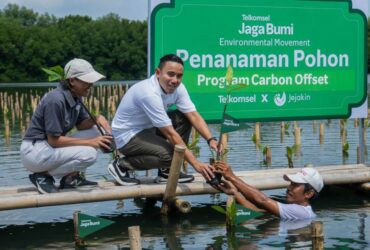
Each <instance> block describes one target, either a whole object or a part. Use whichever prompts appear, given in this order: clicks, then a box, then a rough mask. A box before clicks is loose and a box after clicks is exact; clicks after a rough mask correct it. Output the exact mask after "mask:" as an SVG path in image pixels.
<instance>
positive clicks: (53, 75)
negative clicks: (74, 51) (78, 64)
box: [41, 65, 64, 82]
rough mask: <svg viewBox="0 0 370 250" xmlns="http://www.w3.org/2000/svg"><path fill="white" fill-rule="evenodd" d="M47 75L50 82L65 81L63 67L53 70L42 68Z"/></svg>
mask: <svg viewBox="0 0 370 250" xmlns="http://www.w3.org/2000/svg"><path fill="white" fill-rule="evenodd" d="M41 69H42V70H43V71H44V72H45V73H46V74H47V75H48V81H49V82H55V81H62V80H63V79H64V73H63V68H62V67H61V66H59V65H58V66H54V67H51V68H48V69H47V68H41Z"/></svg>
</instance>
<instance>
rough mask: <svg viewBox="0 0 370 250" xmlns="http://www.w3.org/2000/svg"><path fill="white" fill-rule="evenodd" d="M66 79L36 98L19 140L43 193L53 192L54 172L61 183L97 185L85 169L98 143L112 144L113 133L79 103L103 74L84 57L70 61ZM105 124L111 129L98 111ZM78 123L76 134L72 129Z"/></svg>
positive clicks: (104, 146) (25, 161)
mask: <svg viewBox="0 0 370 250" xmlns="http://www.w3.org/2000/svg"><path fill="white" fill-rule="evenodd" d="M64 72H65V78H66V80H65V81H63V82H61V86H60V87H58V88H56V89H54V90H52V91H50V92H48V93H47V94H46V95H45V96H44V97H43V98H42V99H41V101H40V103H39V104H38V106H37V108H36V111H35V113H34V114H33V116H32V119H31V122H30V125H29V127H28V129H27V131H26V134H25V136H24V138H23V142H22V145H21V150H20V151H21V159H22V163H23V165H24V166H25V167H26V168H27V169H28V170H29V171H31V172H33V174H30V175H29V178H30V180H31V182H32V183H33V184H34V185H35V186H36V188H37V189H38V191H39V192H40V193H55V192H58V191H59V189H58V188H57V187H56V186H55V185H54V183H55V180H54V178H53V176H54V177H62V178H61V181H60V186H59V187H60V188H67V187H76V186H80V185H94V184H96V182H91V181H87V180H86V179H85V178H84V176H83V175H82V174H81V173H83V172H85V170H86V168H87V167H89V166H91V165H92V164H93V163H95V161H96V157H97V151H96V149H97V148H102V149H109V147H110V144H111V143H112V137H111V136H110V135H108V136H101V135H100V134H99V132H98V130H97V127H96V126H94V125H95V123H94V121H93V119H92V118H91V117H90V116H89V115H88V113H87V111H86V110H84V108H83V107H82V106H81V102H82V97H84V96H87V95H88V94H89V91H90V88H91V87H92V85H93V83H94V82H96V81H98V80H100V79H101V78H103V77H104V76H103V75H101V74H100V73H98V72H96V71H95V70H94V68H93V67H92V66H91V64H90V63H89V62H87V61H85V60H83V59H73V60H71V61H69V62H68V63H67V64H66V66H65V68H64ZM95 120H96V122H97V124H98V125H99V126H101V128H103V129H104V130H105V131H106V132H107V133H109V134H111V131H112V129H111V127H110V125H109V123H108V121H107V120H106V119H105V118H104V117H103V116H101V115H98V116H96V117H95ZM74 127H76V128H77V130H78V131H77V132H76V133H74V134H73V135H67V134H68V132H69V131H70V130H71V129H73V128H74Z"/></svg>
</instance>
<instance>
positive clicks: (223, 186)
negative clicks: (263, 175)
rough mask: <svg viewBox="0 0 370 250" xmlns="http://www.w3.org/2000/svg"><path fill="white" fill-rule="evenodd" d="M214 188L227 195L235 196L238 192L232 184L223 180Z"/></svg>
mask: <svg viewBox="0 0 370 250" xmlns="http://www.w3.org/2000/svg"><path fill="white" fill-rule="evenodd" d="M214 187H215V188H217V189H218V190H220V191H222V192H224V193H225V194H228V195H235V194H236V193H237V192H238V190H237V189H236V187H235V186H234V185H233V184H231V183H230V182H228V181H224V180H222V181H221V183H220V184H218V185H217V186H214Z"/></svg>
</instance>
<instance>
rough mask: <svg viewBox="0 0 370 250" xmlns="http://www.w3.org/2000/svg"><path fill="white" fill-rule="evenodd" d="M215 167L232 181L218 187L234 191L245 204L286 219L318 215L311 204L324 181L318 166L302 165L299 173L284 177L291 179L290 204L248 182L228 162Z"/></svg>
mask: <svg viewBox="0 0 370 250" xmlns="http://www.w3.org/2000/svg"><path fill="white" fill-rule="evenodd" d="M215 168H216V172H218V173H221V174H222V175H223V176H224V178H225V179H226V180H227V181H229V182H226V181H222V183H221V184H220V185H217V186H216V187H217V188H218V189H220V190H221V191H223V192H224V193H226V194H229V195H234V196H235V199H236V200H237V201H238V202H239V203H240V204H241V205H243V206H244V207H247V208H250V209H252V210H255V211H266V212H269V213H271V214H274V215H276V216H278V217H280V218H282V219H286V220H302V219H310V218H314V217H315V216H316V215H315V213H314V212H313V210H312V207H311V200H312V199H314V198H317V197H318V194H319V192H320V191H321V190H322V188H323V187H324V182H323V179H322V177H321V175H320V174H319V172H318V171H317V170H316V169H314V168H310V167H307V168H302V169H300V170H299V171H298V172H297V173H296V174H286V175H284V180H286V181H290V185H289V186H288V188H287V191H286V201H287V204H284V203H280V202H277V201H275V200H273V199H271V198H269V197H267V196H266V195H265V194H264V193H263V192H261V191H259V190H258V189H256V188H254V187H252V186H250V185H248V184H247V183H245V182H244V181H243V180H241V179H240V178H239V177H237V176H235V174H234V173H233V171H232V170H231V168H230V167H229V166H228V164H227V163H225V162H222V161H217V162H216V163H215Z"/></svg>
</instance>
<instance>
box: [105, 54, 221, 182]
mask: <svg viewBox="0 0 370 250" xmlns="http://www.w3.org/2000/svg"><path fill="white" fill-rule="evenodd" d="M183 74H184V63H183V61H182V60H181V58H179V57H178V56H176V55H173V54H169V55H165V56H163V57H162V58H161V59H160V63H159V65H158V67H157V68H156V70H155V74H154V75H152V76H151V77H150V78H148V79H146V80H143V81H141V82H138V83H136V84H135V85H134V86H132V87H131V88H130V89H129V90H128V91H127V93H125V95H124V96H123V98H122V100H121V103H120V105H119V107H118V109H117V112H116V114H115V116H114V118H113V122H112V129H113V132H112V134H113V136H114V139H115V143H116V146H117V149H118V150H119V151H120V153H122V154H123V155H124V157H121V158H119V159H116V160H114V161H113V163H112V164H110V165H109V166H108V171H109V173H110V174H111V175H112V176H113V177H114V179H115V180H116V181H117V182H118V183H119V184H121V185H136V184H139V181H138V180H137V179H135V178H133V177H131V176H130V173H129V170H147V169H158V178H157V179H156V180H157V182H166V181H167V178H168V173H169V167H170V166H171V161H172V155H173V150H174V146H175V145H176V144H180V145H184V146H186V144H187V142H188V139H189V135H190V132H191V127H194V128H195V129H196V130H197V131H198V132H199V134H200V135H201V136H202V137H203V138H204V139H205V140H206V141H207V143H208V145H209V146H210V147H211V148H212V149H213V150H217V144H218V143H217V140H216V138H215V137H213V136H212V134H211V132H210V130H209V128H208V126H207V124H206V122H205V121H204V119H203V118H202V117H201V116H200V114H199V113H198V112H197V111H196V108H195V106H194V104H193V102H192V101H191V99H190V97H189V94H188V92H187V90H186V88H185V86H184V84H183V83H182V82H181V80H182V76H183ZM173 106H176V109H175V110H172V111H169V110H171V108H172V107H173ZM185 159H186V160H187V161H188V162H189V163H190V164H191V165H192V166H193V167H194V169H195V170H196V171H197V172H199V173H201V174H202V175H203V176H204V177H205V178H206V180H210V179H212V178H213V177H214V174H213V170H214V169H213V167H212V166H211V165H209V164H208V163H203V162H200V161H198V160H197V159H196V157H195V156H194V155H193V154H192V153H191V151H189V150H188V149H186V151H185ZM193 179H194V177H193V176H192V175H187V174H184V173H181V174H180V178H179V182H190V181H192V180H193Z"/></svg>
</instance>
